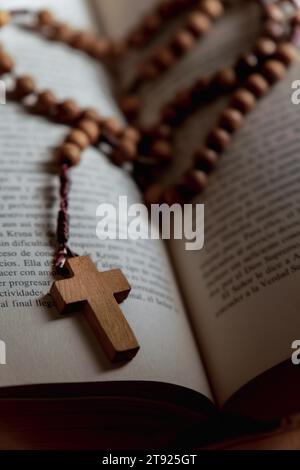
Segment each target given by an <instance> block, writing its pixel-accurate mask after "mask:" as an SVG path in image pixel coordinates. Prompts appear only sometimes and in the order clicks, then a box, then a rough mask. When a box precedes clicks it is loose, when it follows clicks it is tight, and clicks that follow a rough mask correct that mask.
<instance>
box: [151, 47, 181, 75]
mask: <svg viewBox="0 0 300 470" xmlns="http://www.w3.org/2000/svg"><path fill="white" fill-rule="evenodd" d="M153 60H154V61H155V63H156V64H157V65H158V67H159V69H161V70H167V69H169V68H170V67H172V65H173V64H174V63H175V62H176V57H175V55H174V54H173V52H172V50H171V49H170V48H169V47H162V48H160V49H159V50H158V51H157V52H156V54H155V55H154V57H153Z"/></svg>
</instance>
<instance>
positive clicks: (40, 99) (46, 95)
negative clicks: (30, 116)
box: [35, 90, 57, 115]
mask: <svg viewBox="0 0 300 470" xmlns="http://www.w3.org/2000/svg"><path fill="white" fill-rule="evenodd" d="M56 106H57V99H56V97H55V95H54V94H53V93H52V91H50V90H45V91H42V92H40V93H39V94H38V96H37V101H36V104H35V109H36V111H37V112H38V113H41V114H44V115H47V114H48V115H50V114H52V113H53V112H54V111H55V109H56Z"/></svg>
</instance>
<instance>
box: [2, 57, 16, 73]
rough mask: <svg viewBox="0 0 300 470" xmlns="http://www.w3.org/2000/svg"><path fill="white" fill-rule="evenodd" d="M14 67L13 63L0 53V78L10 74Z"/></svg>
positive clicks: (9, 58)
mask: <svg viewBox="0 0 300 470" xmlns="http://www.w3.org/2000/svg"><path fill="white" fill-rule="evenodd" d="M14 65H15V64H14V61H13V60H12V58H11V57H10V56H9V55H8V54H6V53H5V52H0V76H1V75H5V74H6V73H10V72H12V70H13V68H14Z"/></svg>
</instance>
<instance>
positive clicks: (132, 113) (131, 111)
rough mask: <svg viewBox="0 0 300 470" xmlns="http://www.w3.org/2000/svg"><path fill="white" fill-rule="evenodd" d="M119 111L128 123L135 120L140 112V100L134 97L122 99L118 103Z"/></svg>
mask: <svg viewBox="0 0 300 470" xmlns="http://www.w3.org/2000/svg"><path fill="white" fill-rule="evenodd" d="M119 106H120V109H121V110H122V112H123V113H124V114H125V116H126V117H127V119H129V120H130V121H132V120H134V119H136V118H137V116H138V114H139V112H140V110H141V99H140V98H139V97H138V96H136V95H129V96H125V97H123V98H122V99H121V100H120V102H119Z"/></svg>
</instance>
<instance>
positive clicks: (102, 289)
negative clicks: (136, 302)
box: [50, 256, 139, 362]
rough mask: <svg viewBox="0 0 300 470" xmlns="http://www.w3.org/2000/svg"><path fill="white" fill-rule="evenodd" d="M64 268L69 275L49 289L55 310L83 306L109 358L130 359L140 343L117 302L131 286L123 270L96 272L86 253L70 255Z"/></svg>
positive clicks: (125, 296) (62, 311) (74, 308)
mask: <svg viewBox="0 0 300 470" xmlns="http://www.w3.org/2000/svg"><path fill="white" fill-rule="evenodd" d="M66 268H67V269H68V271H69V272H70V275H71V276H72V277H70V278H69V279H64V280H61V281H56V282H54V284H53V285H52V288H51V292H50V294H51V296H52V298H53V301H54V304H55V306H56V308H57V309H58V311H59V312H60V313H69V312H74V311H78V310H82V311H83V313H84V315H85V317H86V319H87V321H88V323H89V324H90V326H91V328H92V329H93V331H94V333H95V334H96V336H97V338H98V340H99V341H100V343H101V345H102V347H103V349H104V351H105V353H106V355H107V356H108V358H109V359H110V360H111V361H112V362H118V361H128V360H131V359H132V358H133V357H134V356H135V355H136V354H137V352H138V350H139V344H138V342H137V340H136V338H135V336H134V333H133V331H132V330H131V328H130V326H129V324H128V322H127V320H126V318H125V317H124V315H123V313H122V311H121V309H120V307H119V305H118V303H120V302H122V301H123V300H125V299H126V298H127V297H128V295H129V292H130V290H131V287H130V285H129V283H128V281H127V279H126V278H125V276H124V275H123V273H122V272H121V271H120V270H118V269H116V270H112V271H106V272H99V271H97V269H96V266H95V265H94V263H93V262H92V260H91V259H90V258H89V257H88V256H80V257H76V258H72V259H69V260H68V261H67V263H66Z"/></svg>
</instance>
